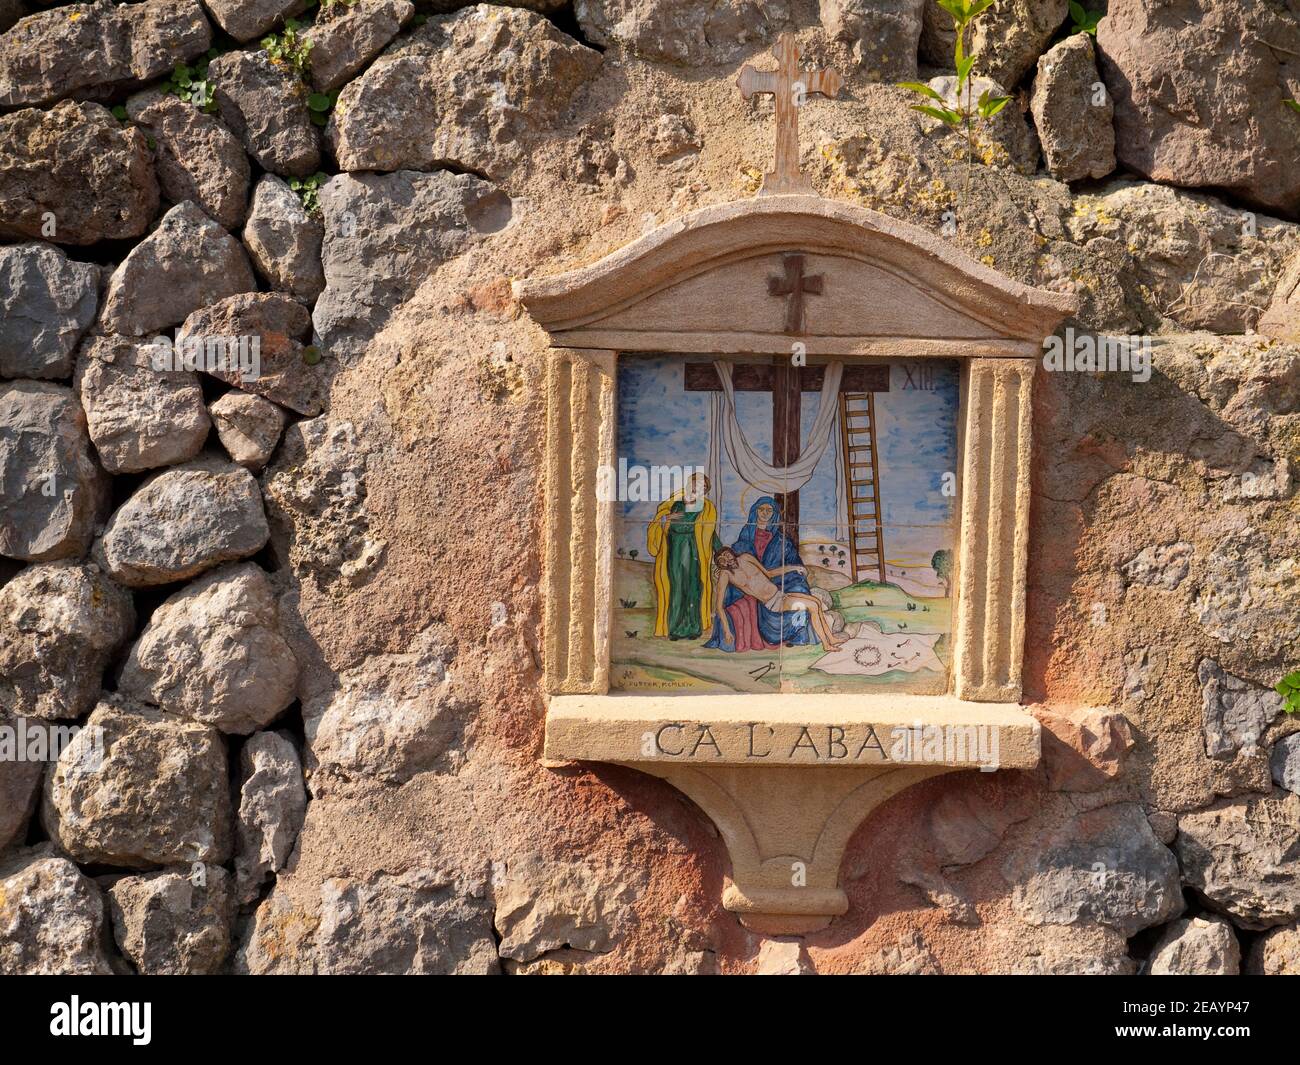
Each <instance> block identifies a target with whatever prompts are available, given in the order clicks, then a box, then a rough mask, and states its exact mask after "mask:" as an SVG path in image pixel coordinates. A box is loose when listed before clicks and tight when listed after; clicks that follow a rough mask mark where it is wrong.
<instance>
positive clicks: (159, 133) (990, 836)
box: [0, 0, 1300, 973]
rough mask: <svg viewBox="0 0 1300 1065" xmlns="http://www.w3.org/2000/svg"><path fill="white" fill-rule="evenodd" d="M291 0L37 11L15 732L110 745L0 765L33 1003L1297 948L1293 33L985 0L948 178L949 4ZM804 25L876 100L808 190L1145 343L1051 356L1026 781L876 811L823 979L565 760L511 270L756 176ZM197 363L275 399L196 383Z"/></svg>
mask: <svg viewBox="0 0 1300 1065" xmlns="http://www.w3.org/2000/svg"><path fill="white" fill-rule="evenodd" d="M304 6H305V5H304V4H303V2H302V0H287V2H286V0H208V2H207V3H206V4H205V5H200V3H199V2H198V0H144V2H140V3H126V4H122V5H120V6H114V5H113V4H111V3H108V2H107V0H101V2H100V3H96V4H71V5H64V6H55V7H48V8H46V7H43V6H38V7H34V8H32V10H31V11H30V13H29V12H28V11H27V10H26V9H25V7H24V0H13V2H9V0H0V31H4V32H3V36H0V241H3V242H4V243H3V245H0V279H2V280H0V315H2V318H0V378H2V380H0V556H3V560H0V581H3V584H2V585H0V713H2V714H3V715H4V718H5V721H4V724H5V726H6V727H7V728H9V730H10V732H11V733H13V732H15V730H17V729H18V728H19V726H20V724H21V721H20V719H22V721H25V722H28V723H31V724H33V725H35V726H39V725H49V724H57V725H64V726H74V725H78V726H89V727H87V728H85V729H84V730H83V731H81V732H80V733H78V734H77V737H76V738H75V739H73V740H72V742H71V743H70V744H69V745H67V746H66V747H65V748H64V749H63V751H62V753H61V754H60V756H59V758H58V760H57V762H56V763H54V764H51V765H48V766H45V765H42V764H41V763H39V762H30V761H17V760H13V759H9V760H2V761H0V799H2V801H0V972H3V973H12V972H37V971H44V972H132V971H136V972H147V973H175V972H180V973H199V972H220V971H233V972H240V973H296V972H322V973H331V972H360V973H370V972H458V973H487V972H498V971H504V972H509V973H564V972H574V971H590V972H673V973H705V972H724V973H746V972H755V971H768V972H773V971H813V970H815V971H818V972H900V973H911V972H916V973H921V972H992V971H1016V972H1035V973H1039V972H1042V973H1067V972H1134V971H1152V972H1184V971H1209V972H1236V971H1238V969H1239V968H1241V969H1251V970H1254V971H1260V972H1267V973H1281V972H1292V973H1294V972H1296V971H1297V969H1298V968H1300V926H1298V925H1297V917H1300V858H1297V855H1300V739H1297V733H1300V721H1297V720H1294V719H1291V718H1288V717H1287V716H1286V715H1285V714H1284V713H1283V712H1282V705H1281V701H1280V699H1279V698H1278V697H1277V696H1276V695H1275V694H1274V693H1273V692H1272V691H1271V685H1272V684H1273V683H1274V682H1275V681H1276V680H1277V679H1278V678H1279V677H1280V676H1281V675H1282V674H1284V673H1286V672H1288V671H1290V670H1292V669H1294V668H1296V666H1297V652H1296V651H1295V649H1294V640H1295V636H1296V633H1297V632H1300V561H1298V560H1300V532H1298V531H1297V530H1298V529H1300V523H1298V522H1297V520H1296V518H1297V503H1296V498H1297V497H1296V487H1295V473H1296V471H1295V467H1294V464H1295V459H1296V455H1297V448H1298V446H1300V349H1298V348H1297V347H1293V346H1292V344H1293V343H1300V326H1298V325H1297V319H1296V313H1297V304H1296V303H1294V302H1292V290H1293V289H1294V288H1295V287H1296V279H1297V277H1300V273H1298V272H1297V271H1300V258H1297V252H1300V225H1297V222H1300V185H1297V184H1296V173H1297V171H1296V169H1295V167H1294V166H1292V165H1290V164H1291V163H1292V162H1293V161H1294V160H1295V158H1296V157H1297V153H1300V115H1296V114H1294V113H1292V112H1291V111H1290V110H1288V109H1287V108H1286V107H1285V106H1284V105H1283V103H1282V100H1283V98H1284V97H1289V96H1291V95H1293V94H1294V91H1295V89H1296V87H1297V81H1296V78H1297V76H1300V74H1298V73H1297V71H1296V70H1295V69H1294V64H1293V57H1294V56H1295V55H1300V19H1297V17H1296V15H1295V14H1294V13H1292V12H1291V10H1290V9H1289V8H1283V7H1281V6H1278V5H1273V4H1269V3H1265V2H1263V0H1233V2H1229V0H1174V2H1173V4H1172V9H1171V5H1170V4H1169V3H1157V2H1156V0H1110V4H1109V14H1108V15H1107V17H1106V18H1105V19H1103V20H1102V22H1101V24H1100V28H1099V30H1098V33H1097V36H1096V41H1095V44H1094V42H1093V40H1092V39H1091V38H1090V37H1088V36H1086V35H1078V34H1072V33H1071V32H1070V30H1071V25H1070V18H1069V16H1068V13H1067V10H1066V4H1065V3H1064V0H1000V2H999V3H998V4H997V5H995V7H994V8H993V9H992V11H991V12H990V14H989V16H988V17H987V18H986V19H985V20H984V21H983V24H982V26H981V28H980V30H979V32H978V34H977V37H978V40H977V45H978V47H979V49H980V54H981V57H982V58H981V64H980V66H979V67H978V68H977V70H978V71H979V73H980V74H981V75H983V76H985V77H986V78H988V79H989V83H990V85H991V86H993V87H998V88H1000V89H1002V90H1005V91H1006V92H1008V93H1009V94H1011V95H1012V96H1013V97H1014V100H1013V103H1012V104H1011V105H1010V106H1008V107H1007V108H1006V110H1005V111H1004V112H1003V113H1002V115H1000V116H998V120H997V121H996V122H995V123H994V124H993V125H992V126H991V127H990V128H989V129H988V130H987V131H986V132H985V133H984V134H982V135H981V138H980V140H979V143H978V156H979V158H978V160H977V161H976V163H975V164H974V165H973V166H968V164H967V162H966V157H965V154H964V142H963V141H962V140H961V139H960V138H959V137H957V136H956V135H954V134H950V133H948V132H946V131H945V130H943V129H942V128H936V126H937V124H936V123H934V122H933V121H931V120H930V119H927V118H925V117H923V116H921V115H919V114H918V113H916V112H915V111H913V110H911V109H910V108H909V104H910V103H911V99H912V98H911V97H910V96H909V95H908V94H907V93H906V92H905V91H904V90H901V89H899V88H897V87H895V86H894V84H893V82H896V81H898V80H901V79H904V78H917V77H920V78H923V79H943V78H944V77H946V76H947V75H948V71H946V70H945V68H944V62H945V58H946V57H947V56H948V55H949V54H950V52H949V49H950V47H951V34H950V33H948V35H947V38H946V39H945V32H944V30H945V26H944V17H943V15H942V12H941V11H940V9H939V8H938V7H937V5H934V4H933V3H932V0H877V2H872V0H822V3H821V5H820V7H818V6H817V5H816V4H813V3H810V2H808V0H792V2H787V0H745V2H743V3H742V2H739V0H724V2H722V3H716V2H712V0H710V2H705V0H577V2H576V3H575V4H574V5H573V6H568V5H566V4H563V3H554V2H551V0H532V2H530V3H528V4H526V5H525V6H523V7H510V6H493V5H478V6H465V7H457V6H456V5H454V4H453V5H449V4H446V3H441V2H440V3H437V4H433V5H428V4H426V3H424V2H423V0H421V2H417V3H415V4H412V3H410V2H408V0H355V3H351V4H349V3H347V2H346V0H336V2H334V3H332V4H329V5H325V6H323V7H322V6H314V7H313V8H312V9H311V10H310V11H307V12H306V13H303V9H304ZM449 7H452V8H455V10H451V11H448V10H447V9H448V8H449ZM1180 11H1181V12H1182V14H1183V16H1185V17H1177V16H1178V14H1179V12H1180ZM286 18H296V19H298V20H300V25H299V28H298V30H297V31H296V36H295V35H294V34H288V35H286V34H285V32H284V29H283V27H284V20H285V19H286ZM783 29H795V30H796V31H797V32H798V35H799V42H800V46H801V47H802V48H803V49H804V51H805V58H806V60H807V61H809V62H813V63H818V64H821V63H830V64H834V65H835V66H837V67H838V69H840V70H841V72H843V73H844V75H845V82H846V86H845V91H844V92H843V93H842V94H841V99H840V100H838V101H834V102H832V101H824V100H813V101H810V102H809V104H808V105H807V107H806V108H804V110H803V113H802V119H801V123H802V131H803V140H804V144H803V157H804V167H805V170H806V171H808V172H809V174H810V175H811V176H812V179H813V181H814V183H815V185H816V186H817V188H818V190H819V191H820V192H821V193H822V194H823V195H826V196H829V197H833V198H840V199H846V200H852V201H854V202H857V203H860V204H863V205H866V206H868V207H872V208H875V209H878V210H881V211H884V212H886V213H888V214H891V215H895V216H897V217H900V218H905V219H907V220H909V221H912V222H915V223H918V224H920V225H923V226H925V227H927V228H931V229H933V230H935V231H936V232H940V233H943V234H944V235H945V236H948V237H949V239H952V240H954V241H956V242H957V243H958V245H959V246H961V247H962V248H963V249H964V250H965V251H966V252H968V253H969V254H971V255H972V256H973V257H975V258H977V259H979V260H981V261H983V262H985V263H987V264H989V265H991V266H993V267H994V268H996V269H998V270H1000V271H1002V272H1003V273H1005V274H1007V275H1009V276H1011V277H1014V278H1017V279H1019V280H1021V281H1024V282H1027V283H1030V284H1033V285H1037V286H1041V287H1044V288H1049V289H1055V290H1059V291H1066V292H1072V293H1075V294H1077V295H1078V296H1079V297H1080V299H1081V301H1082V305H1083V309H1082V310H1081V312H1080V316H1079V319H1078V321H1076V322H1073V323H1071V327H1072V328H1074V329H1075V330H1077V331H1080V332H1083V331H1095V330H1106V331H1109V332H1112V333H1125V334H1127V333H1140V334H1144V335H1149V336H1151V337H1152V338H1153V352H1154V356H1153V366H1152V373H1151V376H1150V379H1149V380H1148V381H1145V382H1137V381H1133V380H1131V379H1130V377H1129V376H1128V375H1123V374H1104V375H1090V374H1081V373H1049V372H1040V373H1039V375H1038V380H1037V384H1036V387H1037V403H1036V424H1035V427H1034V429H1035V433H1034V435H1035V443H1036V458H1035V462H1036V470H1035V477H1034V496H1033V538H1034V550H1033V551H1032V553H1031V562H1030V574H1029V585H1030V596H1029V606H1028V617H1027V631H1028V638H1027V640H1028V642H1027V648H1026V688H1027V690H1026V701H1028V702H1031V703H1032V711H1033V713H1034V714H1035V715H1036V716H1037V717H1038V719H1039V720H1040V721H1041V722H1042V724H1043V726H1044V734H1043V736H1044V759H1043V764H1042V766H1041V767H1040V768H1039V769H1038V770H1035V771H1033V772H1005V773H1000V774H995V775H992V776H985V775H981V774H977V773H963V774H951V775H945V776H941V777H938V778H935V779H933V780H931V781H928V782H926V783H924V784H921V785H918V786H917V787H915V788H913V789H911V790H910V791H907V792H904V793H903V794H901V795H899V796H897V797H896V798H895V799H893V800H891V801H890V802H889V803H887V804H886V805H884V806H883V807H881V808H880V809H879V810H878V811H876V812H875V813H874V814H873V815H872V816H871V817H870V818H869V819H868V820H867V821H866V822H865V823H864V824H863V825H862V827H861V828H860V829H859V831H858V832H857V834H856V835H855V837H854V840H853V841H852V843H851V844H850V847H849V852H848V855H847V857H846V859H845V865H844V867H843V869H842V873H841V879H842V882H843V884H844V885H845V887H846V890H847V891H848V893H849V896H850V899H851V908H850V910H849V912H848V914H846V915H845V916H844V917H843V918H840V919H838V920H837V921H835V922H834V923H833V924H832V925H831V927H830V928H828V929H826V930H825V931H823V932H818V933H815V934H813V935H811V936H809V937H807V938H806V940H805V941H803V942H802V943H798V942H778V941H764V940H763V939H762V938H761V937H760V936H757V935H755V934H753V933H750V932H747V931H745V930H744V929H742V928H741V927H740V925H739V924H738V923H737V921H736V920H735V918H734V916H733V915H731V914H729V913H727V912H726V911H724V910H723V909H722V908H721V905H720V902H719V899H720V895H721V883H722V878H723V876H724V874H725V872H726V868H727V866H726V863H727V857H726V851H725V848H724V846H723V844H722V841H721V840H720V839H719V838H718V837H717V835H716V832H715V830H714V829H713V827H712V825H711V824H710V823H709V822H708V821H707V820H706V819H705V818H704V817H703V815H702V814H701V813H700V812H699V811H698V810H697V809H695V808H694V807H693V806H692V805H690V804H689V803H688V802H687V801H686V800H685V799H683V798H682V797H681V796H680V795H678V794H677V793H676V792H674V791H672V790H671V789H670V788H669V787H668V785H666V784H664V783H663V782H661V781H659V780H656V779H652V778H650V777H648V776H644V775H641V774H638V773H636V772H634V771H631V770H627V769H621V768H617V767H609V766H589V767H583V768H567V769H559V770H555V769H548V768H544V767H542V766H541V765H540V764H539V754H540V748H541V735H542V721H543V714H544V705H543V701H542V698H541V694H540V685H539V681H540V650H539V649H540V647H541V634H540V632H539V625H540V622H539V614H540V608H539V602H540V594H539V588H538V583H539V579H540V558H541V555H542V547H543V544H544V543H545V540H546V538H547V537H548V535H550V532H549V530H547V529H546V528H545V527H543V523H542V519H541V507H540V484H539V478H540V476H541V470H542V468H543V463H542V456H541V454H540V446H541V440H542V436H543V430H544V410H543V400H542V380H543V364H544V360H545V357H546V354H545V349H544V343H545V338H544V335H543V333H542V332H541V330H540V329H538V328H537V327H536V326H535V325H533V324H532V323H530V322H529V321H528V320H527V319H526V318H525V317H523V316H522V315H521V312H520V310H519V308H518V306H517V305H516V304H515V303H514V302H513V300H512V297H511V289H510V282H511V280H512V279H514V278H519V277H526V276H538V275H544V274H550V273H555V272H558V271H560V270H562V269H567V268H571V267H574V266H578V265H581V264H585V263H588V262H591V261H593V260H595V259H596V258H598V257H599V256H601V255H603V254H605V253H607V252H609V251H611V250H613V249H615V248H617V247H620V246H621V245H623V244H625V243H627V242H628V241H629V240H631V239H633V238H634V237H636V236H637V235H638V234H640V233H641V232H642V231H644V230H645V229H647V228H649V227H650V226H652V225H654V224H656V223H659V222H662V221H666V220H668V219H670V218H673V217H675V216H677V215H680V214H682V213H685V212H686V211H688V210H691V209H693V208H696V207H700V206H704V205H707V204H711V203H720V202H724V201H727V200H731V199H735V198H738V197H742V196H746V195H750V194H752V193H753V192H754V191H755V189H756V187H757V180H758V179H759V177H760V176H761V172H762V169H763V168H764V167H765V166H766V165H767V164H768V161H769V160H770V158H771V153H772V136H773V135H772V128H771V127H772V123H771V119H770V104H768V105H763V104H757V105H754V106H752V107H751V106H750V105H748V104H746V103H745V102H743V101H742V100H741V98H740V96H739V93H738V92H737V91H736V89H735V86H734V77H735V73H736V70H737V69H738V67H739V65H740V64H741V63H742V62H744V61H746V60H749V59H755V57H758V62H760V63H762V62H763V59H762V54H763V52H764V51H765V49H766V48H767V47H769V46H770V43H771V41H772V39H773V38H774V36H775V34H776V33H778V32H780V31H781V30H783ZM1265 31H1266V32H1265ZM268 35H269V36H272V37H273V38H274V40H273V41H272V42H271V43H270V44H269V46H268V47H263V46H262V44H261V43H260V42H261V41H262V39H263V38H264V37H267V36H268ZM1264 38H1267V41H1268V43H1264ZM300 39H307V40H310V41H312V42H313V43H312V47H311V48H310V51H304V50H303V48H302V45H301V44H300V43H298V42H299V41H300ZM295 56H297V57H298V61H296V62H295V59H294V57H295ZM918 62H919V63H920V66H919V67H918V65H917V64H918ZM178 63H180V64H185V67H184V69H183V70H182V71H181V72H180V74H177V73H176V72H175V71H176V65H177V64H178ZM1099 83H1100V84H1101V85H1103V86H1104V91H1102V92H1101V93H1100V94H1098V92H1097V86H1098V84H1099ZM932 84H934V85H935V86H936V88H938V89H939V90H940V91H943V90H944V88H945V86H946V83H945V82H943V81H942V80H936V81H932ZM1171 94H1172V96H1176V97H1177V98H1178V99H1180V100H1182V99H1184V98H1185V99H1190V100H1194V101H1195V104H1194V105H1192V106H1190V109H1180V108H1177V107H1173V106H1171V105H1170V99H1171V98H1172V96H1171ZM318 173H320V174H322V175H325V176H323V177H321V178H320V179H318V178H316V177H315V176H314V175H316V174H318ZM954 220H955V221H956V225H953V222H954ZM1289 263H1290V264H1294V265H1292V266H1291V267H1290V268H1288V264H1289ZM177 331H179V336H181V337H182V338H183V337H186V336H190V337H197V338H208V337H213V336H230V337H242V338H257V340H258V344H259V346H260V356H261V373H260V375H258V376H257V377H256V378H254V377H253V375H252V374H250V373H247V372H245V371H244V370H241V368H240V367H239V366H238V365H233V366H231V365H226V366H224V368H223V367H217V368H216V372H212V373H208V372H198V371H195V370H192V369H188V368H186V367H185V366H184V365H181V366H180V367H179V368H177V367H164V368H161V369H160V368H159V367H158V365H157V363H156V360H155V359H154V357H153V356H154V354H155V353H156V351H157V350H158V349H157V347H156V346H153V345H151V343H150V342H151V340H152V338H154V337H156V336H157V335H158V334H164V335H166V336H169V337H173V336H176V335H177Z"/></svg>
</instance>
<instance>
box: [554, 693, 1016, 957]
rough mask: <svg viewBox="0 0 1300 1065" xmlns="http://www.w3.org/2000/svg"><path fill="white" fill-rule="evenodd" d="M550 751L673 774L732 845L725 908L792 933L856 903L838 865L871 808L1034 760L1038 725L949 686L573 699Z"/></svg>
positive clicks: (767, 928) (557, 715)
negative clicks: (918, 786) (947, 778)
mask: <svg viewBox="0 0 1300 1065" xmlns="http://www.w3.org/2000/svg"><path fill="white" fill-rule="evenodd" d="M544 757H545V760H546V762H547V764H549V765H552V766H554V765H559V764H562V763H565V762H571V761H598V762H615V763H618V764H621V765H627V766H631V767H632V768H634V769H639V770H641V771H642V772H645V773H650V774H653V775H654V776H658V777H662V778H663V779H664V780H667V781H668V782H669V783H670V784H672V785H673V786H674V787H676V788H677V789H678V790H679V791H681V792H682V793H683V794H685V795H687V796H689V797H690V798H691V799H692V800H693V801H694V802H695V803H696V804H697V805H698V806H699V807H700V808H701V809H702V810H703V811H704V812H705V813H706V814H707V815H708V816H709V817H710V818H711V819H712V820H713V822H714V824H716V825H717V826H718V830H719V831H720V832H721V833H722V836H723V838H724V840H725V841H726V843H727V849H728V851H729V852H730V854H731V861H732V877H731V881H730V882H729V883H728V885H727V887H726V890H725V891H724V893H723V904H724V905H725V906H726V907H727V908H728V909H729V910H732V911H734V912H736V913H737V914H739V916H740V919H741V921H742V922H743V923H744V924H745V925H746V926H748V927H750V928H752V929H754V930H756V931H759V932H763V933H765V934H769V935H791V934H799V933H803V932H808V931H812V930H815V929H817V928H820V927H823V926H824V925H826V924H828V923H829V922H830V920H831V919H832V918H833V917H835V916H838V915H839V914H842V913H844V912H845V911H846V910H847V909H848V897H847V896H846V895H845V893H844V891H843V890H842V889H841V888H840V887H839V869H840V862H841V860H842V858H843V856H844V848H845V846H846V845H847V843H848V840H849V837H850V836H851V835H852V834H853V832H854V831H855V830H856V829H857V827H858V825H859V824H861V822H862V820H863V818H865V817H866V816H867V815H868V814H869V813H870V812H871V811H872V810H874V809H875V808H876V807H877V806H879V805H880V804H881V803H883V802H884V801H885V800H886V799H888V798H890V797H891V796H893V795H895V794H897V793H898V792H900V791H902V790H903V789H904V788H906V787H908V786H910V785H912V784H915V783H917V782H918V781H921V780H925V779H927V778H928V777H931V776H935V775H937V774H939V773H949V772H954V771H957V770H961V769H976V770H981V771H986V772H992V771H993V770H996V769H1029V768H1032V767H1034V766H1036V765H1037V764H1038V759H1039V724H1038V722H1037V721H1036V720H1035V719H1034V718H1033V717H1031V716H1030V715H1029V714H1027V713H1025V711H1024V710H1023V709H1022V708H1021V707H1020V706H1019V705H1018V704H1016V703H971V702H966V701H963V700H961V699H957V698H954V697H952V696H946V695H945V696H925V695H868V696H863V695H776V694H774V695H688V696H683V695H666V696H647V695H561V696H554V697H553V698H552V699H551V703H550V709H549V712H548V714H547V721H546V748H545V755H544Z"/></svg>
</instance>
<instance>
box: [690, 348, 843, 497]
mask: <svg viewBox="0 0 1300 1065" xmlns="http://www.w3.org/2000/svg"><path fill="white" fill-rule="evenodd" d="M713 365H714V366H715V367H716V368H717V371H718V379H719V380H720V381H721V382H722V392H721V394H720V395H719V396H717V397H716V400H717V403H718V404H719V407H720V409H719V411H718V413H717V416H715V417H714V419H713V423H714V424H713V434H712V442H711V444H710V448H709V452H710V454H709V466H710V471H709V472H710V474H711V475H712V473H713V467H714V465H715V464H719V463H720V456H718V455H717V444H716V441H717V439H718V436H719V435H721V437H722V443H723V446H724V447H725V448H726V449H727V457H728V458H730V459H731V465H732V466H733V467H734V468H735V470H736V472H737V473H738V474H740V476H741V478H742V479H743V480H744V481H745V482H746V483H748V484H750V485H753V486H754V487H755V488H757V489H758V490H759V491H760V492H763V493H764V494H766V495H780V494H785V493H789V492H797V491H798V490H799V489H800V488H802V487H803V486H804V485H805V484H807V483H808V482H809V481H810V480H811V479H812V475H813V471H814V470H815V469H816V468H817V464H818V463H819V462H820V461H821V458H822V455H823V454H824V453H825V451H826V445H827V444H828V443H830V439H831V433H832V431H833V430H834V428H835V422H836V419H837V417H838V416H839V404H838V402H837V398H838V396H839V394H840V378H841V377H842V376H843V374H844V364H843V363H842V362H832V363H829V364H828V365H827V367H826V372H825V374H824V376H823V377H822V391H821V397H820V399H819V400H818V405H817V416H816V418H814V419H813V423H812V428H811V429H810V430H809V433H808V440H807V443H806V444H805V445H804V447H803V448H802V449H801V451H800V454H799V457H798V458H797V459H795V461H794V462H793V463H792V464H791V465H789V466H773V465H772V464H771V463H769V462H767V461H765V460H764V458H763V456H762V455H760V454H759V453H758V452H757V451H755V450H754V447H753V445H752V444H750V442H749V441H748V440H747V439H746V438H745V431H744V430H743V429H742V428H741V425H740V421H739V419H737V417H736V390H735V387H734V386H733V385H732V382H731V363H729V362H724V361H723V360H721V359H715V360H714V363H713ZM719 483H720V478H714V479H713V484H715V485H717V484H719Z"/></svg>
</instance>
